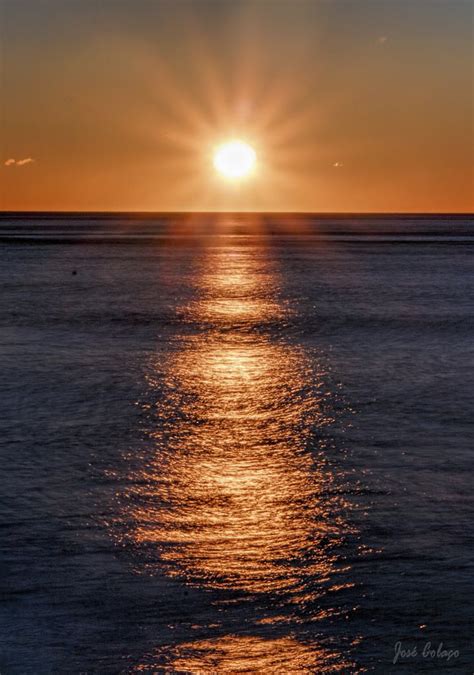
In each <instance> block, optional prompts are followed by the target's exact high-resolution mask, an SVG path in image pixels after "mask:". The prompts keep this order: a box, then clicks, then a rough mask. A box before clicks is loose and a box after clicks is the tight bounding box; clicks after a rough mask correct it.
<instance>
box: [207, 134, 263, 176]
mask: <svg viewBox="0 0 474 675" xmlns="http://www.w3.org/2000/svg"><path fill="white" fill-rule="evenodd" d="M256 161H257V155H256V153H255V150H254V149H253V148H252V146H251V145H249V144H248V143H245V142H244V141H239V140H233V141H228V142H227V143H223V144H222V145H220V146H219V147H218V148H217V150H216V151H215V153H214V167H215V169H216V171H217V172H218V173H220V174H221V176H224V177H225V178H230V179H234V180H236V179H239V178H245V177H246V176H249V175H250V174H251V173H252V171H253V170H254V168H255V163H256Z"/></svg>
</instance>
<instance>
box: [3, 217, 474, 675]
mask: <svg viewBox="0 0 474 675" xmlns="http://www.w3.org/2000/svg"><path fill="white" fill-rule="evenodd" d="M472 227H473V223H472V220H470V219H467V218H464V219H461V218H459V217H458V218H456V217H434V216H433V217H426V218H410V217H392V218H385V219H377V218H376V217H370V218H363V217H357V218H355V217H350V218H349V217H348V218H342V217H333V218H330V217H326V218H324V219H319V220H318V219H309V218H308V217H302V216H299V217H297V216H289V215H288V216H281V217H277V216H273V217H265V218H264V217H256V216H250V215H249V216H245V217H243V216H240V217H232V218H231V217H217V216H215V217H211V216H195V217H189V218H185V217H183V216H181V217H180V218H178V217H169V218H167V219H166V218H163V217H162V218H160V219H158V218H153V217H152V216H147V217H142V218H138V217H133V218H132V217H127V216H121V217H120V218H115V219H112V218H103V217H102V218H99V217H95V218H91V217H89V218H88V217H86V216H84V217H82V218H81V219H77V218H76V219H72V218H71V217H69V218H66V217H63V218H60V217H56V218H55V219H51V218H49V219H35V218H33V217H29V218H23V219H19V218H18V217H17V218H14V217H13V216H4V217H3V220H2V222H1V223H0V240H1V243H0V390H1V392H2V395H1V400H0V443H1V448H2V449H1V459H2V461H1V473H2V478H1V486H2V496H1V502H0V525H1V529H0V532H1V535H2V546H1V552H0V565H1V567H0V569H1V576H0V578H1V599H2V603H1V610H0V617H1V618H0V620H1V634H2V640H1V652H0V654H1V656H0V671H1V672H2V673H51V672H72V673H76V672H78V673H79V672H110V673H116V672H243V671H246V672H249V671H250V672H317V673H319V672H328V673H329V672H331V673H332V672H351V673H352V672H354V673H356V672H363V671H365V670H367V671H369V672H376V673H415V672H442V673H444V672H459V673H470V672H472V666H473V662H474V654H473V649H472V630H471V626H472V620H473V618H474V617H473V610H472V598H473V595H472V591H473V572H474V570H473V562H472V545H473V534H474V525H473V520H474V518H473V516H474V504H473V498H472V449H473V437H474V434H473V419H474V415H473V403H474V386H473V385H474V375H473V364H474V359H473V357H474V341H473V327H474V326H473V317H474V275H473V268H474V264H473V257H472V256H473V252H474V234H473V233H472V232H473V230H472ZM79 244H82V245H79ZM397 643H399V644H398V646H397ZM397 655H398V656H397ZM394 661H395V662H394Z"/></svg>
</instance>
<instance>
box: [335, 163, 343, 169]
mask: <svg viewBox="0 0 474 675" xmlns="http://www.w3.org/2000/svg"><path fill="white" fill-rule="evenodd" d="M341 166H344V164H343V163H342V162H334V164H333V167H334V168H335V169H339V168H340V167H341Z"/></svg>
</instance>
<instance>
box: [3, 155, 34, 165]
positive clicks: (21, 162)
mask: <svg viewBox="0 0 474 675" xmlns="http://www.w3.org/2000/svg"><path fill="white" fill-rule="evenodd" d="M34 161H35V160H34V159H33V157H25V158H24V159H13V157H12V158H10V159H7V160H6V162H4V164H5V166H25V165H26V164H32V163H33V162H34Z"/></svg>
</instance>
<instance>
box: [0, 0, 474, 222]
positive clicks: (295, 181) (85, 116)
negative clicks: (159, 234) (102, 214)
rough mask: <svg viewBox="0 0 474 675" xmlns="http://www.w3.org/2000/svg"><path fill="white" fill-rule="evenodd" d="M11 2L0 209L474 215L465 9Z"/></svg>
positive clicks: (323, 2)
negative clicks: (239, 161)
mask: <svg viewBox="0 0 474 675" xmlns="http://www.w3.org/2000/svg"><path fill="white" fill-rule="evenodd" d="M0 3H1V4H0V7H1V10H0V11H1V13H2V18H1V26H2V28H1V40H2V47H3V49H2V52H3V69H2V79H1V92H0V100H1V102H0V107H1V109H0V112H1V118H0V119H1V121H0V136H1V145H0V160H1V161H0V181H1V191H0V208H2V209H18V210H20V209H33V210H41V209H44V210H56V209H57V210H82V211H83V210H139V211H144V210H156V211H160V210H162V211H172V210H179V211H187V210H267V211H278V210H285V211H450V212H451V211H452V212H455V211H460V212H462V211H472V210H473V199H472V192H473V191H472V187H473V181H472V177H473V174H472V165H473V161H472V160H473V145H472V141H473V127H472V112H473V110H472V51H471V49H472V47H471V45H472V4H471V3H470V2H469V1H467V0H466V1H464V0H462V1H461V0H450V1H449V2H442V1H438V0H418V1H417V0H412V1H411V2H405V1H401V2H395V1H393V2H382V1H380V0H370V1H366V0H332V1H331V0H260V1H255V0H253V1H243V0H242V1H241V0H233V1H232V2H222V1H220V0H219V1H218V0H194V1H190V0H179V1H178V0H176V1H175V0H167V1H162V2H160V1H159V0H155V1H154V2H152V1H151V0H134V1H133V2H132V0H129V1H126V0H113V1H110V2H100V1H99V0H68V1H67V2H64V0H0ZM234 136H236V137H239V138H243V139H246V140H248V141H249V142H251V143H252V144H253V145H254V147H255V149H256V151H257V154H258V167H257V172H256V174H255V176H253V177H252V178H251V179H248V180H246V181H243V182H242V183H240V184H237V185H236V184H230V183H229V182H226V181H225V180H223V179H222V178H221V177H219V176H217V175H216V173H215V171H214V169H213V167H212V152H213V149H214V148H215V146H216V145H218V144H219V143H220V142H222V141H223V140H226V139H227V138H231V137H234Z"/></svg>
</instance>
